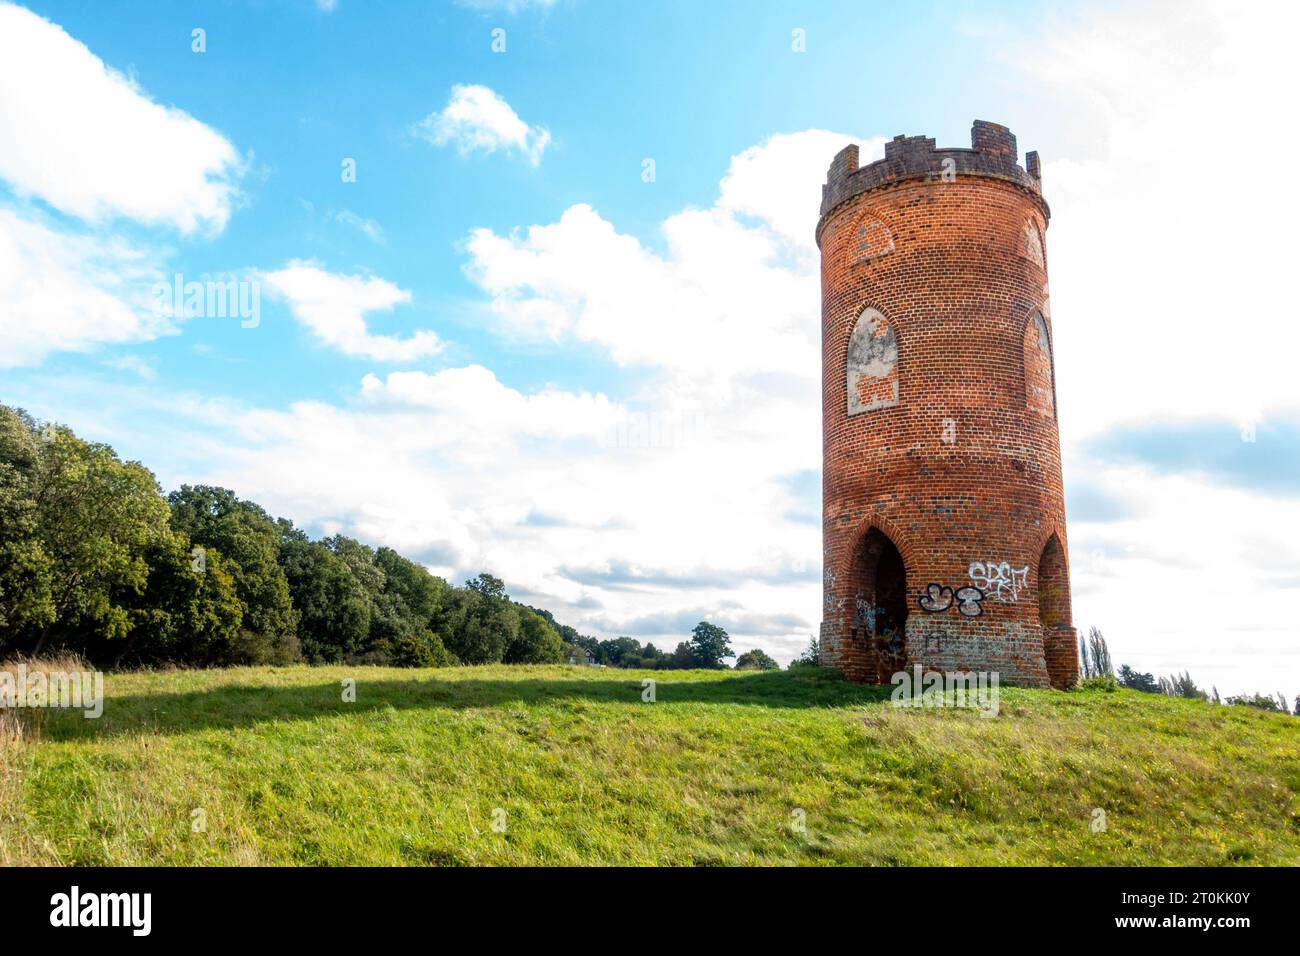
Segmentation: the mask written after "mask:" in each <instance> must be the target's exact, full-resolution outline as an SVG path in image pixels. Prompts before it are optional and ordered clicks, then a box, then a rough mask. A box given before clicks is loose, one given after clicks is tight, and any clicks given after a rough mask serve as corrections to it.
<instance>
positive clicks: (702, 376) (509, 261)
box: [466, 130, 883, 391]
mask: <svg viewBox="0 0 1300 956" xmlns="http://www.w3.org/2000/svg"><path fill="white" fill-rule="evenodd" d="M851 141H855V140H854V139H853V137H849V136H846V135H844V134H838V133H830V132H826V131H824V130H808V131H805V132H801V133H794V134H788V135H780V136H774V137H772V138H771V139H770V140H768V141H767V142H765V143H763V144H762V145H761V146H756V147H753V148H751V149H747V150H745V151H744V152H743V153H741V154H739V155H738V156H735V157H733V158H732V161H731V166H730V168H729V170H728V172H727V174H726V176H725V177H724V179H723V180H722V184H721V194H720V197H719V199H718V202H717V203H716V204H715V205H714V206H713V207H712V208H710V209H703V210H701V209H688V210H684V211H682V212H680V213H677V214H675V215H673V216H671V217H669V218H668V219H667V220H665V222H664V223H663V225H662V232H663V237H664V240H665V245H666V255H659V254H657V253H655V252H653V251H652V250H650V249H647V248H646V247H645V246H644V245H642V244H641V243H640V242H639V241H638V240H637V239H636V238H635V237H633V236H630V235H626V234H622V233H619V232H618V230H617V229H616V228H615V227H614V225H613V224H612V223H610V222H608V221H607V220H605V219H604V218H602V217H601V216H600V215H599V213H597V212H596V211H595V210H594V209H592V208H591V207H590V206H587V205H584V204H579V205H576V206H572V207H570V208H569V209H568V210H566V211H565V212H564V214H563V215H562V216H561V217H560V219H559V221H558V222H555V223H552V224H549V225H538V226H530V227H528V229H526V230H523V231H521V232H518V233H516V234H512V235H504V236H503V235H499V234H497V233H495V232H493V231H492V230H489V229H478V230H475V231H474V232H473V233H472V234H471V236H470V238H469V241H468V243H467V249H468V251H469V254H470V258H471V261H470V263H469V264H468V265H467V269H466V271H467V273H468V274H469V276H470V278H471V279H473V281H474V282H476V283H477V284H478V285H479V286H480V287H481V288H483V290H484V291H486V292H488V293H489V294H490V295H491V296H492V309H493V311H494V312H495V314H496V315H497V316H498V318H499V320H500V322H501V325H502V327H503V328H504V329H505V330H507V331H508V332H511V333H513V334H517V335H521V336H528V337H540V338H546V339H551V340H555V341H564V340H566V339H576V340H578V341H583V342H590V343H594V344H596V345H599V346H601V347H602V348H604V349H605V350H607V351H608V353H609V355H610V356H611V357H612V358H613V359H614V360H615V361H616V362H618V363H619V364H621V365H643V366H651V367H658V368H661V369H665V370H668V371H670V372H672V373H674V374H676V375H678V376H680V379H681V381H680V383H679V384H682V385H683V386H687V385H688V384H689V385H693V386H695V387H697V388H707V389H709V390H710V391H714V390H716V389H717V388H719V387H723V386H725V385H726V384H727V383H729V382H731V381H733V380H735V379H737V378H742V377H749V378H753V377H755V376H760V375H779V376H783V377H786V376H789V377H793V378H795V379H801V380H804V381H805V382H807V381H813V380H815V379H816V378H817V377H818V376H819V375H820V372H821V364H820V359H819V355H820V326H819V324H818V319H817V316H818V314H819V305H818V272H817V260H816V246H815V245H814V242H813V229H814V227H815V226H816V222H817V207H818V204H819V201H820V184H821V182H822V179H823V178H824V176H825V171H826V167H827V166H828V165H829V163H830V157H831V156H833V155H834V154H835V152H837V151H838V150H839V149H840V148H842V147H843V146H844V145H845V144H846V143H848V142H851ZM872 149H877V150H883V140H880V139H876V140H870V141H868V143H867V145H866V148H865V149H864V152H863V156H864V161H865V159H866V158H868V157H869V153H870V150H872Z"/></svg>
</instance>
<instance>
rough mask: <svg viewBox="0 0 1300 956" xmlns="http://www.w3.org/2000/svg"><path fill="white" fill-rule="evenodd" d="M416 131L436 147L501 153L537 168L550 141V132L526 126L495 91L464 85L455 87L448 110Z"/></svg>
mask: <svg viewBox="0 0 1300 956" xmlns="http://www.w3.org/2000/svg"><path fill="white" fill-rule="evenodd" d="M415 132H416V134H417V135H419V136H421V137H423V138H424V139H426V140H428V141H429V142H430V143H432V144H433V145H435V146H446V145H448V144H454V145H455V147H456V149H457V151H458V152H459V153H460V154H461V155H462V156H468V155H470V154H471V153H479V152H481V153H494V152H496V151H497V150H502V151H504V152H507V153H517V154H518V155H520V156H522V157H524V158H525V159H527V160H528V162H529V163H531V164H532V165H534V166H536V165H538V164H539V163H540V162H541V161H542V153H543V152H545V150H546V147H547V146H548V145H549V144H550V142H551V134H550V133H549V132H547V131H546V130H545V129H544V128H543V127H540V126H530V125H528V124H527V123H525V122H524V121H523V120H522V119H520V118H519V115H518V114H517V113H516V112H515V111H514V110H513V109H511V108H510V104H509V103H507V102H506V101H505V100H503V99H502V98H501V97H500V96H498V95H497V94H496V93H495V92H493V91H492V90H490V89H488V88H487V87H486V86H470V85H465V84H457V85H456V86H453V87H452V88H451V98H450V99H449V100H448V101H447V105H446V107H444V108H443V110H442V111H441V112H439V113H430V114H429V115H428V116H426V117H425V118H424V119H423V120H421V121H420V122H419V123H417V124H416V127H415Z"/></svg>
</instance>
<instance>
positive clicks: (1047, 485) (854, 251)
mask: <svg viewBox="0 0 1300 956" xmlns="http://www.w3.org/2000/svg"><path fill="white" fill-rule="evenodd" d="M972 141H973V143H974V144H975V146H976V149H974V150H942V149H940V150H936V149H934V145H933V141H932V140H927V139H924V138H921V137H911V138H900V139H897V140H895V141H894V142H893V143H891V144H889V147H888V148H887V151H886V158H885V159H884V160H882V161H881V162H879V163H874V164H872V165H870V166H867V167H863V168H862V169H858V168H857V152H856V149H853V150H851V151H849V150H846V151H844V152H842V153H841V154H840V155H839V156H837V157H836V158H835V161H834V163H833V164H832V166H831V172H830V175H829V179H828V183H827V186H826V188H825V201H824V203H823V216H822V221H821V223H820V224H819V226H818V240H819V245H820V247H821V252H822V402H823V408H822V420H823V478H822V482H823V485H822V487H823V536H824V546H825V555H824V582H825V583H824V595H823V598H824V612H823V615H824V621H823V624H822V637H821V643H822V653H823V656H824V659H825V660H827V661H828V662H830V663H832V664H834V665H835V666H838V667H840V668H841V669H842V670H843V671H844V672H845V673H846V674H847V675H848V676H850V677H851V678H854V679H858V680H871V681H879V680H882V679H887V677H888V675H887V673H886V672H887V671H889V670H890V669H891V668H894V667H896V665H897V663H898V662H899V660H903V661H905V662H906V664H907V665H908V666H911V665H914V664H918V663H919V664H921V665H922V666H924V667H926V668H934V669H938V670H985V671H998V672H999V673H1000V675H1001V679H1002V680H1003V681H1004V682H1006V683H1017V684H1022V685H1035V686H1045V685H1047V684H1048V683H1049V679H1050V683H1051V685H1052V686H1057V687H1064V686H1069V685H1070V684H1072V683H1073V681H1074V679H1075V676H1076V675H1077V670H1078V662H1077V652H1076V651H1075V650H1074V644H1075V642H1074V632H1073V630H1072V629H1071V622H1070V603H1069V579H1068V565H1067V563H1066V560H1065V556H1066V534H1065V510H1064V495H1063V490H1062V481H1061V459H1060V439H1059V437H1058V433H1057V422H1056V407H1057V406H1056V397H1055V384H1054V375H1053V360H1052V355H1051V338H1052V336H1051V312H1050V309H1049V304H1048V301H1047V271H1046V268H1047V267H1046V255H1045V236H1046V228H1047V221H1048V216H1049V212H1048V208H1047V206H1046V204H1045V203H1044V202H1043V200H1042V198H1041V195H1040V193H1039V191H1038V180H1037V177H1036V176H1034V175H1031V174H1030V173H1028V172H1026V171H1025V170H1024V169H1022V168H1020V167H1019V166H1018V165H1016V149H1015V137H1014V136H1012V135H1011V134H1010V131H1008V130H1006V129H1005V128H1003V127H997V126H994V125H993V124H981V123H978V122H977V123H976V128H975V130H973V133H972ZM1031 156H1032V157H1033V161H1032V162H1031V163H1030V168H1031V169H1032V170H1034V172H1037V168H1038V164H1037V160H1036V156H1034V154H1031ZM867 309H873V310H875V311H876V312H877V313H879V316H872V318H871V321H869V322H866V323H861V324H860V323H859V319H860V317H861V316H862V314H863V312H864V311H865V310H867ZM1039 315H1041V317H1042V319H1041V327H1040V326H1039V322H1038V319H1037V318H1036V317H1037V316H1039ZM881 317H883V322H882V319H881ZM885 323H887V327H885ZM855 328H858V329H862V330H863V331H862V332H860V333H859V335H860V337H859V338H858V339H857V340H854V341H853V342H852V343H851V341H850V340H851V337H852V336H853V333H854V330H855ZM1044 331H1045V333H1046V334H1045V335H1044V334H1043V332H1044ZM863 336H870V340H868V339H867V338H865V337H863ZM850 382H855V383H856V386H857V389H858V400H857V401H856V402H855V403H854V407H855V408H858V409H863V410H860V411H856V412H855V413H854V414H850V401H849V394H848V388H849V384H850ZM895 390H896V394H897V396H898V399H897V401H896V402H892V401H889V399H890V398H891V397H892V395H893V394H895ZM873 528H874V529H876V531H877V532H878V534H877V535H872V536H869V532H870V531H871V529H873ZM879 534H883V535H884V536H885V537H886V538H888V540H889V542H891V543H892V545H893V547H894V548H896V549H897V551H898V554H899V555H901V558H902V574H903V575H904V577H905V585H904V584H902V583H901V582H899V581H897V580H895V577H896V575H895V574H894V573H893V572H892V571H889V570H885V571H882V572H881V573H880V574H877V573H876V572H875V571H874V570H871V569H874V568H875V567H877V566H879V567H881V568H885V569H888V568H891V567H896V563H895V564H893V565H891V564H889V562H888V561H887V560H881V559H880V557H879V552H880V544H879V541H878V536H879ZM1053 548H1056V549H1057V550H1056V551H1053ZM1045 551H1046V554H1047V558H1046V560H1044V556H1045ZM887 557H888V555H887ZM1040 563H1043V564H1044V567H1043V568H1041V569H1040ZM1045 576H1046V577H1047V578H1048V580H1046V581H1044V580H1042V578H1044V577H1045ZM932 583H933V584H935V585H938V588H937V589H936V590H935V594H934V595H933V600H929V601H927V605H928V606H929V607H930V608H931V609H933V611H932V612H931V611H927V610H923V609H922V606H921V603H920V598H921V597H922V595H923V594H924V593H925V591H926V589H927V587H928V585H930V584H932ZM1044 584H1046V585H1048V592H1049V600H1048V601H1046V602H1044V609H1043V613H1045V614H1046V616H1047V618H1050V620H1049V621H1047V623H1046V625H1045V618H1044V616H1043V613H1040V608H1039V595H1040V593H1041V591H1042V589H1043V586H1044ZM900 586H905V588H906V594H907V610H906V620H905V621H896V620H894V619H895V618H897V616H898V613H899V612H898V610H897V607H896V600H897V599H896V596H894V592H895V591H897V589H898V588H899V587H900ZM971 587H978V588H980V590H981V591H982V592H983V597H982V599H979V600H972V598H973V597H974V596H975V595H976V594H977V593H978V592H973V591H965V592H960V593H958V592H959V589H961V588H971ZM944 589H951V590H950V591H946V590H944ZM963 596H964V597H965V598H966V601H965V602H964V603H963V601H962V597H963ZM1049 603H1050V607H1048V604H1049ZM885 605H890V607H891V610H889V611H888V612H882V613H880V614H876V613H875V612H873V611H872V610H871V609H872V608H874V607H877V606H880V607H884V606H885ZM963 607H964V608H965V609H966V610H967V611H968V612H973V613H970V615H969V616H968V615H967V614H963V613H962V611H961V608H963ZM941 608H942V610H941ZM868 623H871V624H874V625H877V626H878V627H880V628H884V627H889V629H890V632H891V633H893V631H894V628H893V627H892V625H893V624H898V625H901V626H900V627H899V628H898V630H901V631H902V632H904V635H903V636H902V637H901V640H902V645H901V647H900V644H899V642H898V641H897V640H894V641H892V642H891V640H890V639H889V638H888V637H883V638H882V637H881V635H879V634H868V633H865V632H866V631H867V627H866V625H867V624H868ZM1067 645H1068V648H1069V650H1068V651H1067V650H1066V647H1067Z"/></svg>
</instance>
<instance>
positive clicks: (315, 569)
mask: <svg viewBox="0 0 1300 956" xmlns="http://www.w3.org/2000/svg"><path fill="white" fill-rule="evenodd" d="M279 561H280V566H281V568H282V570H283V573H284V576H285V580H286V582H287V586H288V589H289V594H290V595H291V597H292V599H293V606H294V608H295V609H296V611H297V614H298V638H299V641H300V643H301V647H302V654H303V656H304V657H305V658H306V659H307V660H308V661H311V662H312V663H328V664H338V663H343V662H344V661H347V660H350V659H352V658H354V657H355V656H356V655H358V654H360V653H361V652H362V650H363V649H364V648H365V646H366V644H367V642H368V641H369V639H370V619H371V609H372V602H371V600H370V598H369V596H368V595H367V594H366V592H365V589H364V588H363V587H362V585H361V583H360V582H359V581H358V580H357V578H356V576H355V575H354V574H353V573H352V569H351V568H350V567H349V566H348V564H347V562H346V561H344V560H343V559H342V558H340V557H339V556H338V555H337V554H335V553H334V552H333V551H331V550H330V549H329V548H328V547H327V546H326V545H325V544H324V543H323V542H320V541H305V540H304V541H289V542H288V543H286V544H283V545H282V546H281V547H280V555H279Z"/></svg>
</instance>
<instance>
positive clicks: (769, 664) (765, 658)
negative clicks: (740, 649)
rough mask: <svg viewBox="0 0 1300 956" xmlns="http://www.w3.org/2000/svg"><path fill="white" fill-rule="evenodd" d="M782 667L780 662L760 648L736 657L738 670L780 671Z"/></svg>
mask: <svg viewBox="0 0 1300 956" xmlns="http://www.w3.org/2000/svg"><path fill="white" fill-rule="evenodd" d="M780 669H781V665H780V664H778V663H777V662H776V661H775V660H773V659H772V658H771V657H770V656H769V655H768V654H767V653H765V652H764V651H762V650H759V649H758V648H754V649H753V650H752V651H745V653H743V654H741V655H740V656H739V657H737V658H736V670H738V671H779V670H780Z"/></svg>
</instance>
